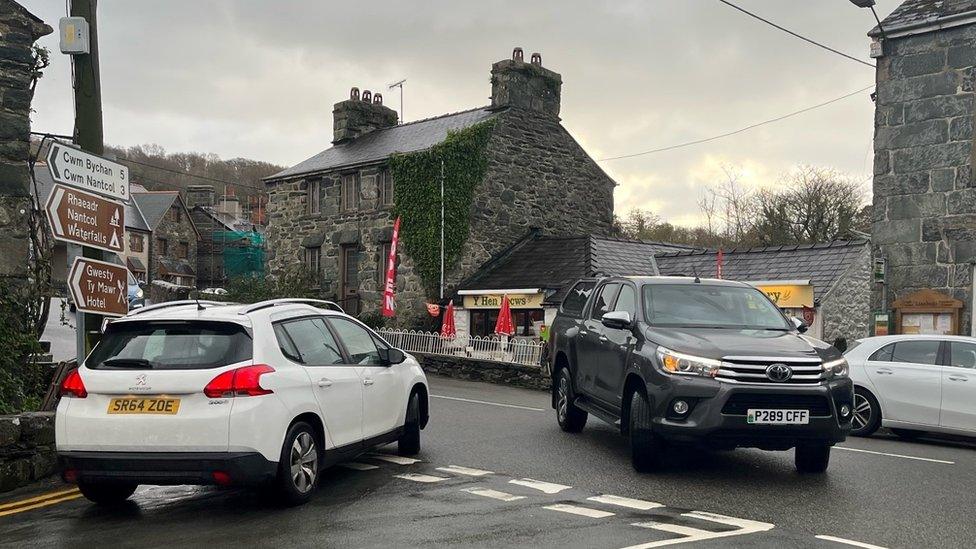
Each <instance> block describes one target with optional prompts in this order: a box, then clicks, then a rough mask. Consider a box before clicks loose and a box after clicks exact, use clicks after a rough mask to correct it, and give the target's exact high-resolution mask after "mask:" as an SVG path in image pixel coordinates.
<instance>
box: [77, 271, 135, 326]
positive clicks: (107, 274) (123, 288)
mask: <svg viewBox="0 0 976 549" xmlns="http://www.w3.org/2000/svg"><path fill="white" fill-rule="evenodd" d="M68 288H69V289H70V290H71V297H72V298H74V300H75V306H76V307H77V308H78V310H79V311H82V312H85V313H94V314H99V315H105V316H125V315H126V313H128V312H129V270H128V269H126V268H125V267H123V266H122V265H116V264H115V263H107V262H105V261H98V260H96V259H89V258H87V257H78V258H75V262H74V264H73V265H72V266H71V274H70V275H68Z"/></svg>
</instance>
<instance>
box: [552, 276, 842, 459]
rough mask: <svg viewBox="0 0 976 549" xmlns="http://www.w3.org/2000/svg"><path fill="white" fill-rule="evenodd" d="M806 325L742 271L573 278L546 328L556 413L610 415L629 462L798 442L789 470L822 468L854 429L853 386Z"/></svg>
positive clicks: (575, 418) (573, 418)
mask: <svg viewBox="0 0 976 549" xmlns="http://www.w3.org/2000/svg"><path fill="white" fill-rule="evenodd" d="M803 329H804V327H803V326H802V325H800V326H797V325H795V324H794V323H793V322H792V321H791V320H790V319H788V318H787V317H785V316H784V315H783V313H782V312H781V311H780V310H779V309H778V308H777V307H776V305H774V304H773V303H772V302H771V301H770V300H769V298H768V297H766V295H765V294H763V293H762V292H761V291H759V290H758V289H756V288H754V287H752V286H749V285H747V284H743V283H739V282H732V281H727V280H706V279H700V278H698V277H695V278H690V277H612V278H605V279H602V280H581V281H579V282H578V283H577V284H576V285H575V286H574V287H573V288H572V289H571V290H570V291H569V293H568V295H567V297H566V298H565V299H564V301H563V303H562V305H561V306H560V308H559V311H558V312H557V314H556V318H555V320H554V322H553V325H552V329H551V332H550V334H551V335H550V337H551V341H550V344H551V346H552V351H551V354H550V356H551V360H552V362H551V369H552V370H551V371H552V379H553V384H552V406H553V408H555V409H556V418H557V421H558V422H559V426H560V427H561V428H562V429H563V430H564V431H568V432H579V431H580V430H581V429H583V427H584V425H585V424H586V420H587V417H588V415H589V414H592V415H594V416H596V417H598V418H600V419H603V420H605V421H607V422H609V423H611V424H614V425H618V426H619V428H620V431H621V433H622V434H625V435H628V436H629V438H630V446H631V461H632V464H633V466H634V468H635V469H637V470H638V471H650V470H654V469H656V468H657V467H658V466H659V464H660V459H661V455H662V452H663V451H664V450H665V448H666V447H667V446H668V445H670V444H690V445H695V446H701V447H706V448H716V449H732V448H736V447H755V448H761V449H766V450H788V449H790V448H795V449H796V453H795V464H796V468H797V470H798V471H800V472H823V471H825V470H826V469H827V466H828V463H829V459H830V448H831V446H832V445H833V444H835V443H837V442H841V441H843V440H844V439H845V437H846V436H847V434H848V432H849V431H850V429H851V415H852V401H853V391H852V384H851V380H850V379H849V378H848V377H847V362H846V361H845V360H844V358H843V356H842V355H841V354H840V352H839V351H837V350H836V349H835V348H833V347H832V346H830V345H828V344H826V343H824V342H822V341H819V340H817V339H813V338H810V337H806V336H804V335H802V334H801V333H800V332H801V331H802V330H803Z"/></svg>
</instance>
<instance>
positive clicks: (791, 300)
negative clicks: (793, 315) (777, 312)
mask: <svg viewBox="0 0 976 549" xmlns="http://www.w3.org/2000/svg"><path fill="white" fill-rule="evenodd" d="M755 286H756V288H758V289H759V290H760V291H762V292H763V293H764V294H766V295H767V296H768V297H769V299H771V300H772V302H773V303H775V304H776V306H777V307H779V308H780V309H799V308H801V307H813V286H810V285H800V284H774V285H767V284H755Z"/></svg>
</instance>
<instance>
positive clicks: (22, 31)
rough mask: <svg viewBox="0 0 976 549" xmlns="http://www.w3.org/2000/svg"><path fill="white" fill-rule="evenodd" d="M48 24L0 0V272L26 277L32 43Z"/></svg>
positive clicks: (10, 275)
mask: <svg viewBox="0 0 976 549" xmlns="http://www.w3.org/2000/svg"><path fill="white" fill-rule="evenodd" d="M51 32H52V29H51V27H49V26H48V25H46V24H44V23H43V22H42V21H41V20H40V19H37V18H36V17H34V16H33V15H31V14H30V13H29V12H28V11H27V10H26V9H24V8H23V7H22V6H20V5H19V4H18V3H16V2H13V1H12V0H0V233H2V234H3V238H0V257H3V261H0V277H4V278H6V277H15V278H23V277H26V275H27V273H26V266H27V259H28V246H29V234H28V218H29V215H30V198H29V196H30V194H29V192H28V184H29V182H30V174H29V171H28V169H27V158H28V143H29V139H30V105H31V99H32V94H31V89H30V86H31V79H32V73H33V66H34V56H33V51H32V47H33V44H34V42H35V41H36V40H37V39H38V38H40V37H41V36H44V35H46V34H49V33H51Z"/></svg>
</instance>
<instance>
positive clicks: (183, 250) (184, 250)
mask: <svg viewBox="0 0 976 549" xmlns="http://www.w3.org/2000/svg"><path fill="white" fill-rule="evenodd" d="M176 257H177V259H187V258H189V257H190V244H189V243H188V242H179V243H178V244H177V245H176Z"/></svg>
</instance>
